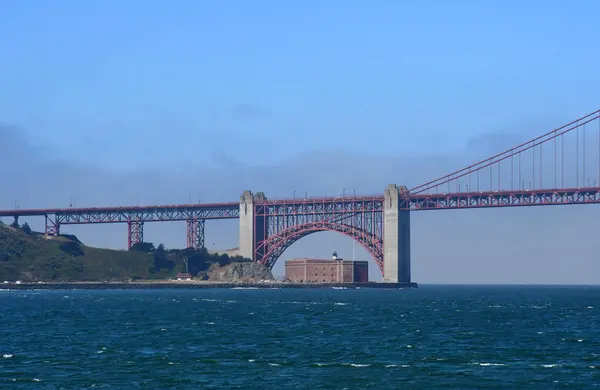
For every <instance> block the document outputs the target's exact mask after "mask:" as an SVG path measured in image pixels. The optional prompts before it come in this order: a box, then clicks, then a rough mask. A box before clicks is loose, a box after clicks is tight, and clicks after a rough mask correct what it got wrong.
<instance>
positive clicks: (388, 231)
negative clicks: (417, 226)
mask: <svg viewBox="0 0 600 390" xmlns="http://www.w3.org/2000/svg"><path fill="white" fill-rule="evenodd" d="M405 191H406V187H404V186H397V185H395V184H390V185H388V186H387V188H386V189H385V193H384V200H383V280H384V282H390V283H410V278H411V277H410V211H408V209H407V208H406V205H405V202H406V201H405V200H404V198H403V193H404V192H405Z"/></svg>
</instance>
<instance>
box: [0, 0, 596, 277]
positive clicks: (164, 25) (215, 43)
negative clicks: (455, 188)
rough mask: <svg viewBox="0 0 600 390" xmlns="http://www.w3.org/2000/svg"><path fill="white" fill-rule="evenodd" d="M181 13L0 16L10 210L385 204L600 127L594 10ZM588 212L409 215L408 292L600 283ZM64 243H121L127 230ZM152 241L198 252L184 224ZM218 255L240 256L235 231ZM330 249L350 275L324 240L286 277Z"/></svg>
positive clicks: (215, 238)
mask: <svg viewBox="0 0 600 390" xmlns="http://www.w3.org/2000/svg"><path fill="white" fill-rule="evenodd" d="M166 4H167V2H164V1H160V2H159V1H152V0H150V1H138V0H130V1H114V0H105V1H99V0H89V1H85V2H84V1H74V0H63V1H60V2H55V1H50V0H45V1H43V0H40V1H34V0H20V1H13V2H4V3H2V5H1V6H0V54H1V56H0V175H1V177H2V180H3V181H2V182H1V183H0V189H1V191H0V208H2V209H5V208H12V207H13V206H14V204H15V202H17V203H18V204H19V207H20V208H26V207H68V206H69V204H75V205H76V206H80V207H84V206H91V205H95V206H98V205H128V204H136V203H137V202H139V203H140V204H153V203H162V204H164V203H184V202H188V200H189V197H190V195H191V197H192V199H193V200H197V199H199V200H201V201H219V200H221V201H235V200H237V199H239V195H240V194H241V192H242V191H244V190H246V189H251V190H253V191H255V192H257V191H265V192H266V194H267V196H268V197H270V198H274V197H283V196H285V197H290V196H292V194H293V192H294V191H297V193H298V194H303V193H304V192H305V191H306V192H308V194H309V196H314V195H335V194H341V192H342V189H344V188H345V189H346V190H347V192H348V193H350V191H351V190H354V189H355V190H356V192H357V193H358V194H360V193H377V194H381V193H383V190H384V188H385V186H386V185H387V184H389V183H398V184H407V185H409V186H412V185H418V184H421V183H423V182H425V181H428V180H429V179H432V178H434V177H436V176H439V175H442V174H444V173H448V172H449V171H454V170H456V169H458V168H462V167H463V166H465V165H467V164H469V163H471V162H474V160H476V159H479V158H482V157H486V156H487V155H489V154H491V153H492V152H497V151H499V150H498V149H504V148H508V147H510V146H512V145H513V144H514V143H515V142H517V141H520V140H521V141H522V140H525V139H529V138H533V137H534V136H537V135H539V134H541V133H542V132H545V131H548V130H550V129H552V128H555V127H557V126H559V125H562V124H564V123H566V122H569V121H571V120H573V119H575V118H577V117H579V116H581V115H583V114H586V113H589V112H591V111H594V110H596V109H598V108H600V105H599V104H598V91H600V73H599V72H598V69H600V51H599V50H598V42H599V40H598V39H599V37H600V34H599V32H598V23H597V22H598V15H600V3H598V2H597V1H593V0H590V1H571V2H568V1H533V0H532V1H527V2H524V1H492V0H490V1H452V2H450V1H443V0H439V1H420V2H416V1H413V2H408V1H399V0H388V1H383V0H380V1H376V0H373V1H352V0H345V1H340V0H330V1H316V0H315V1H312V0H305V1H302V2H300V1H296V2H291V1H276V0H273V1H260V0H258V1H252V2H250V1H233V0H231V1H223V0H221V1H208V0H207V1H192V0H178V1H172V2H169V3H168V5H166ZM593 207H595V206H581V207H576V206H573V207H568V208H563V207H549V208H520V209H503V210H494V211H491V210H471V211H459V212H433V213H429V212H424V213H415V214H414V216H413V217H412V226H413V231H412V232H413V234H412V252H413V275H414V278H415V280H416V281H418V282H425V283H427V282H429V283H433V282H434V283H440V282H441V283H446V282H450V283H463V282H466V283H505V282H511V283H530V282H534V283H600V279H598V277H599V276H598V275H600V263H599V262H598V261H597V248H596V246H595V242H597V239H596V232H597V231H598V229H600V220H599V219H598V218H597V217H596V214H595V213H593V212H590V211H591V210H594V209H593ZM30 223H31V225H32V226H33V227H34V228H35V229H42V228H43V221H41V220H36V221H30ZM574 225H577V226H578V227H580V229H578V230H575V229H573V228H572V226H574ZM65 229H66V231H65V230H64V231H65V232H66V233H74V234H77V235H78V237H79V238H80V239H82V240H83V241H84V242H85V243H86V244H89V245H94V246H103V247H115V248H123V247H125V245H126V242H127V240H126V231H125V227H124V226H122V225H119V226H113V225H107V226H76V227H75V226H72V227H68V228H65ZM145 232H146V233H145V237H146V238H147V239H148V240H150V241H153V242H157V243H158V242H162V243H165V244H166V245H167V246H168V247H181V246H182V245H184V243H185V225H184V224H149V225H148V226H147V227H146V230H145ZM206 234H207V243H208V245H209V246H211V249H213V248H214V249H217V248H231V247H234V246H236V245H237V227H236V223H235V221H233V222H231V223H229V222H227V223H225V222H223V223H220V222H211V223H209V224H207V233H206ZM430 237H435V238H436V241H435V242H436V245H431V239H430ZM356 247H357V248H358V247H359V246H358V245H357V246H356ZM332 248H333V249H335V250H337V251H338V253H339V254H340V255H342V256H344V257H346V258H349V257H351V255H352V252H351V248H352V243H351V241H350V239H348V238H345V237H341V236H340V235H338V234H336V233H322V234H321V233H320V234H315V235H311V236H309V237H307V238H306V239H302V240H300V241H299V242H298V243H296V244H294V245H293V246H292V247H290V249H289V250H288V251H286V253H285V254H284V259H286V258H290V257H293V256H311V257H312V256H314V257H321V256H329V255H330V254H331V252H332ZM357 250H358V253H357V256H358V258H365V256H366V253H365V252H364V251H362V250H360V249H357ZM567 262H568V267H566V266H565V264H566V263H567ZM282 266H283V262H281V261H280V262H278V264H277V265H276V268H277V267H279V268H280V269H281V268H282ZM375 271H376V270H375V268H374V263H371V272H372V273H373V272H375Z"/></svg>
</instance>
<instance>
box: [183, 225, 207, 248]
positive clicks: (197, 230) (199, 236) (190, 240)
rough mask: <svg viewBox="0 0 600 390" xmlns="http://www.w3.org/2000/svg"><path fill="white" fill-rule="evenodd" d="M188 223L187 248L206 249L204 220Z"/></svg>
mask: <svg viewBox="0 0 600 390" xmlns="http://www.w3.org/2000/svg"><path fill="white" fill-rule="evenodd" d="M186 223H187V248H194V249H200V248H204V220H203V219H188V220H187V221H186Z"/></svg>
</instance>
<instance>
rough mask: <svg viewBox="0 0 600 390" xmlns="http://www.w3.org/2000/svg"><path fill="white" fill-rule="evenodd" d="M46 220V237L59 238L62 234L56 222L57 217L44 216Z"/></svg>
mask: <svg viewBox="0 0 600 390" xmlns="http://www.w3.org/2000/svg"><path fill="white" fill-rule="evenodd" d="M44 218H45V220H46V231H45V233H46V236H58V235H59V234H60V224H59V223H57V222H56V216H54V215H52V214H50V215H45V216H44Z"/></svg>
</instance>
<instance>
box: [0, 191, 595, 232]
mask: <svg viewBox="0 0 600 390" xmlns="http://www.w3.org/2000/svg"><path fill="white" fill-rule="evenodd" d="M383 199H384V197H383V196H346V197H323V198H307V199H279V200H265V201H263V202H255V205H257V206H258V205H261V206H266V208H267V209H268V214H271V215H273V216H275V215H282V214H294V215H306V214H315V213H334V214H344V213H356V212H359V211H360V212H362V211H364V206H365V204H367V203H373V208H372V210H370V211H375V212H377V211H382V208H383ZM401 199H402V201H401V205H400V209H402V210H409V211H420V210H445V209H466V208H492V207H516V206H543V205H559V204H589V203H600V187H582V188H571V189H546V190H519V191H487V192H480V191H476V192H458V193H457V192H455V193H442V194H439V193H438V194H416V195H411V194H409V193H407V194H405V195H403V196H401ZM359 209H360V210H359ZM25 216H55V217H56V221H55V222H56V223H59V224H65V225H68V224H88V223H119V222H120V223H126V222H131V221H140V222H161V221H187V220H190V219H204V220H211V219H235V218H239V216H240V203H238V202H223V203H200V204H174V205H153V206H118V207H80V208H76V207H70V208H44V209H13V210H0V217H15V218H19V217H25Z"/></svg>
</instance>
